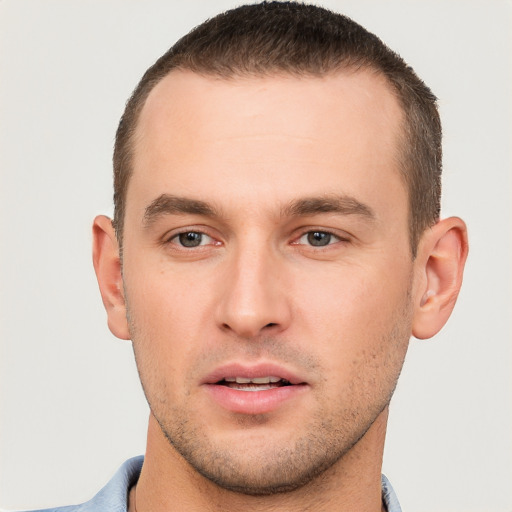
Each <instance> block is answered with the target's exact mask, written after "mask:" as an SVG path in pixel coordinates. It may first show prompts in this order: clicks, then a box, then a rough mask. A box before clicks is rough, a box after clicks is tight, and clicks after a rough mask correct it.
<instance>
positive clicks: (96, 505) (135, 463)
mask: <svg viewBox="0 0 512 512" xmlns="http://www.w3.org/2000/svg"><path fill="white" fill-rule="evenodd" d="M143 461H144V457H142V456H140V457H134V458H133V459H128V460H127V461H126V462H125V463H124V464H123V465H122V466H121V467H120V468H119V469H118V470H117V473H116V474H115V475H114V476H113V477H112V480H110V482H109V483H108V484H107V485H106V486H105V487H103V489H101V491H100V492H99V493H98V494H96V496H94V498H92V500H90V501H87V502H86V503H82V504H81V505H71V506H68V507H59V508H49V509H46V510H45V511H44V512H127V506H128V493H129V492H130V488H131V487H132V486H133V485H135V484H136V483H137V480H138V479H139V475H140V470H141V468H142V463H143ZM382 501H383V502H384V503H385V505H386V507H387V511H388V512H402V509H401V508H400V505H399V503H398V500H397V498H396V495H395V492H394V491H393V488H392V487H391V484H390V483H389V480H388V479H387V478H386V477H385V476H384V475H382ZM33 512H43V511H33Z"/></svg>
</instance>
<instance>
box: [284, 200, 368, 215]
mask: <svg viewBox="0 0 512 512" xmlns="http://www.w3.org/2000/svg"><path fill="white" fill-rule="evenodd" d="M319 213H336V214H339V215H358V216H361V217H365V218H367V219H368V220H372V221H373V220H375V218H376V216H375V212H374V211H373V210H372V209H371V208H370V207H369V206H368V205H366V204H364V203H362V202H360V201H358V200H357V199H355V198H353V197H350V196H340V195H329V196H325V197H309V198H304V199H298V200H296V201H292V202H291V203H290V204H288V205H287V206H286V207H285V208H284V209H283V211H282V214H283V215H284V216H289V217H306V216H308V215H316V214H319Z"/></svg>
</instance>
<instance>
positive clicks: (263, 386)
mask: <svg viewBox="0 0 512 512" xmlns="http://www.w3.org/2000/svg"><path fill="white" fill-rule="evenodd" d="M216 384H217V385H218V386H226V387H228V388H231V389H237V390H239V391H267V390H269V389H276V388H282V387H284V386H292V383H291V382H290V381H289V380H286V379H283V378H281V377H275V376H268V377H254V378H252V379H251V378H247V377H224V378H223V379H222V380H220V381H218V382H216Z"/></svg>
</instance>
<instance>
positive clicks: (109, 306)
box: [92, 215, 130, 340]
mask: <svg viewBox="0 0 512 512" xmlns="http://www.w3.org/2000/svg"><path fill="white" fill-rule="evenodd" d="M92 231H93V233H92V234H93V263H94V270H95V272H96V278H97V279H98V284H99V287H100V292H101V298H102V299H103V305H104V306H105V310H106V311H107V317H108V327H109V329H110V330H111V332H112V334H114V336H117V337H118V338H120V339H123V340H128V339H130V333H129V329H128V322H127V319H126V304H125V300H124V292H123V279H122V275H121V259H120V256H119V246H118V243H117V238H116V235H115V232H114V228H113V227H112V221H111V220H110V219H109V218H108V217H105V216H104V215H99V216H98V217H96V218H95V219H94V223H93V227H92Z"/></svg>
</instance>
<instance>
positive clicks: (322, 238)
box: [308, 231, 331, 247]
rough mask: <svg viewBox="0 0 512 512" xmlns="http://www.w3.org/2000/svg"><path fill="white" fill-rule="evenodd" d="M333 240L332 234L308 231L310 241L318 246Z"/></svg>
mask: <svg viewBox="0 0 512 512" xmlns="http://www.w3.org/2000/svg"><path fill="white" fill-rule="evenodd" d="M330 241H331V234H330V233H324V232H322V231H312V232H311V233H308V242H309V243H310V244H311V245H314V246H316V247H322V246H324V245H328V244H329V242H330Z"/></svg>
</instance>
